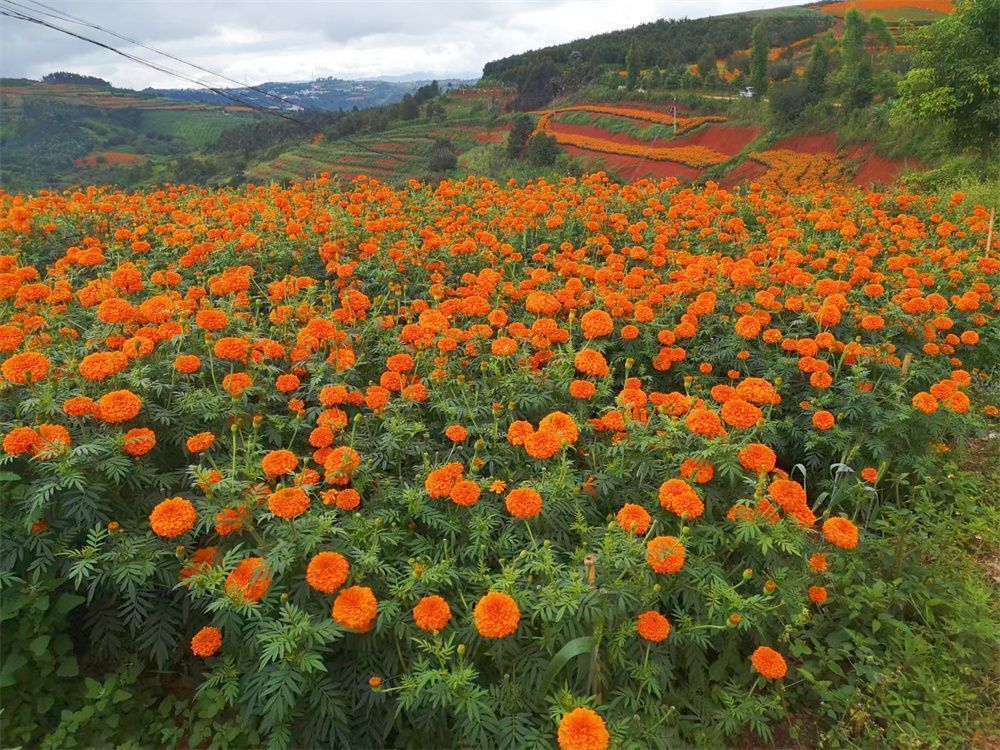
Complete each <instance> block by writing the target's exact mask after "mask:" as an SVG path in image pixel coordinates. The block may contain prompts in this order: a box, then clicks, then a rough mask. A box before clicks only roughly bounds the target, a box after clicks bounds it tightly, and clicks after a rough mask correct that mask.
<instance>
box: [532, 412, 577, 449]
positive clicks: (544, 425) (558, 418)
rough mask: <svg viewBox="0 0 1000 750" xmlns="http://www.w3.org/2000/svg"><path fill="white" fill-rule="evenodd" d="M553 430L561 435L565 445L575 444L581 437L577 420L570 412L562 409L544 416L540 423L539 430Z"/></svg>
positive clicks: (560, 438)
mask: <svg viewBox="0 0 1000 750" xmlns="http://www.w3.org/2000/svg"><path fill="white" fill-rule="evenodd" d="M543 430H551V431H552V432H554V433H555V434H556V435H558V436H559V440H561V441H562V443H563V445H573V444H574V443H576V441H577V440H578V439H579V437H580V428H579V427H577V426H576V421H575V420H574V419H573V417H571V416H570V415H569V414H567V413H565V412H562V411H554V412H552V413H551V414H549V415H547V416H545V417H542V420H541V421H540V422H539V423H538V431H539V432H542V431H543Z"/></svg>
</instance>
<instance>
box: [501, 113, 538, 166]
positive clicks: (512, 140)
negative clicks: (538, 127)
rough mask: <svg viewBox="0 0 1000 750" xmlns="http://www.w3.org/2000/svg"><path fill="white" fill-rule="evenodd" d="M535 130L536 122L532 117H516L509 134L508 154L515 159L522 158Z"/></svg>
mask: <svg viewBox="0 0 1000 750" xmlns="http://www.w3.org/2000/svg"><path fill="white" fill-rule="evenodd" d="M534 130H535V121H534V120H533V119H532V118H531V117H530V116H528V115H523V114H522V115H518V116H517V117H515V118H514V120H513V122H512V123H511V126H510V132H509V133H507V153H508V154H509V155H510V156H512V157H514V158H518V157H520V156H521V155H522V154H523V153H524V149H525V147H526V146H527V145H528V139H529V138H530V137H531V134H532V132H534Z"/></svg>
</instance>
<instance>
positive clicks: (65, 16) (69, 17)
mask: <svg viewBox="0 0 1000 750" xmlns="http://www.w3.org/2000/svg"><path fill="white" fill-rule="evenodd" d="M4 2H6V3H7V4H8V5H16V6H18V7H20V8H25V9H27V10H31V11H32V12H35V13H40V14H42V15H47V16H50V17H53V18H58V19H59V20H61V21H67V22H69V23H74V24H77V25H80V26H86V27H88V28H91V29H94V30H95V31H100V32H102V33H104V34H108V35H109V36H113V37H115V38H117V39H121V40H122V41H125V42H128V43H129V44H133V45H135V46H137V47H141V48H142V49H145V50H149V51H150V52H155V53H156V54H158V55H162V56H163V57H166V58H169V59H171V60H174V61H176V62H179V63H181V64H182V65H187V66H188V67H191V68H194V69H196V70H200V71H202V72H203V73H208V74H209V75H212V76H215V77H216V78H221V79H222V80H224V81H228V82H230V83H235V84H236V85H237V86H239V87H240V88H242V89H248V90H251V91H256V92H257V93H258V94H261V95H262V96H266V97H270V98H271V99H276V100H278V101H280V102H282V103H283V104H287V105H290V106H292V107H298V106H300V105H299V104H298V103H297V102H295V101H292V100H291V99H288V98H287V97H284V96H281V95H280V94H275V93H274V92H272V91H268V90H267V89H264V88H261V87H259V86H253V85H250V84H245V83H242V82H240V81H238V80H236V79H235V78H230V77H229V76H226V75H224V74H222V73H218V72H216V71H214V70H209V69H208V68H206V67H203V66H201V65H198V64H197V63H193V62H190V61H188V60H184V59H182V58H180V57H177V56H176V55H172V54H171V53H169V52H164V51H163V50H161V49H157V48H156V47H151V46H149V45H147V44H144V43H143V42H140V41H139V40H138V39H133V38H132V37H130V36H127V35H125V34H121V33H119V32H117V31H114V30H113V29H108V28H106V27H104V26H101V25H100V24H97V23H93V22H92V21H87V20H86V19H84V18H81V17H80V16H74V15H73V14H71V13H67V12H65V11H61V10H59V9H58V8H54V7H52V6H51V5H46V4H45V3H42V2H38V0H28V2H30V3H31V4H32V5H37V6H39V7H41V8H45V9H46V11H52V12H51V13H49V12H46V11H41V10H35V9H33V8H28V6H26V5H24V4H23V3H19V2H17V0H4Z"/></svg>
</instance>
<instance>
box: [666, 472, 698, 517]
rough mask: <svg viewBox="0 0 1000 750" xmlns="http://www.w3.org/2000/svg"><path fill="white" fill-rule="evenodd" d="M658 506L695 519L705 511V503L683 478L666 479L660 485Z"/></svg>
mask: <svg viewBox="0 0 1000 750" xmlns="http://www.w3.org/2000/svg"><path fill="white" fill-rule="evenodd" d="M658 497H659V500H660V506H661V507H662V508H663V509H664V510H668V511H670V512H671V513H675V514H676V515H678V516H681V517H682V518H687V519H695V518H698V517H699V516H701V514H702V513H704V512H705V503H703V502H702V501H701V498H700V497H698V493H697V492H695V490H694V488H693V487H692V486H691V485H690V484H688V483H687V482H685V481H684V480H683V479H668V480H667V481H666V482H664V483H663V484H661V485H660V490H659V493H658Z"/></svg>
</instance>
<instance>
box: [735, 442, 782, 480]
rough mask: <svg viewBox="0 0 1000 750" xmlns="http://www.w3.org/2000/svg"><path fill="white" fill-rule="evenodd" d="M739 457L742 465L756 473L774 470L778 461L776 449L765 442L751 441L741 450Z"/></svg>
mask: <svg viewBox="0 0 1000 750" xmlns="http://www.w3.org/2000/svg"><path fill="white" fill-rule="evenodd" d="M739 459H740V466H742V467H743V468H744V469H746V470H747V471H752V472H754V473H755V474H760V473H762V472H765V473H766V472H769V471H772V470H773V469H774V466H775V464H776V463H777V461H778V457H777V456H776V455H775V453H774V451H773V450H771V449H770V448H769V447H767V446H766V445H764V444H763V443H750V444H749V445H747V446H746V447H745V448H743V449H742V450H741V451H740V453H739Z"/></svg>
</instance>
